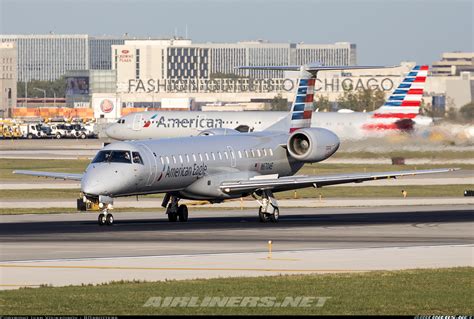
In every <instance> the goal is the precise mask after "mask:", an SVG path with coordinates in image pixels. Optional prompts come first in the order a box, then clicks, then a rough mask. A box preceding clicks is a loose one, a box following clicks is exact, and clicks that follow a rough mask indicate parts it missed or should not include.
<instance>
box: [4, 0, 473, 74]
mask: <svg viewBox="0 0 474 319" xmlns="http://www.w3.org/2000/svg"><path fill="white" fill-rule="evenodd" d="M473 18H474V0H444V1H441V0H433V1H428V0H425V1H422V0H411V1H409V0H397V1H395V0H389V1H382V0H379V1H376V0H371V1H367V0H365V1H359V0H354V1H349V0H345V1H341V0H333V1H323V0H321V1H310V0H286V1H283V0H276V1H264V0H239V1H237V0H220V1H218V0H200V1H192V0H155V1H152V0H135V1H132V0H125V1H118V0H74V1H72V0H62V1H61V0H0V34H47V33H50V32H54V33H55V34H89V35H122V34H124V33H128V34H129V35H131V36H150V37H170V36H173V35H175V34H176V35H179V36H183V37H184V36H185V33H186V26H187V30H188V38H191V39H192V41H193V42H237V41H248V40H257V39H261V40H267V41H269V42H296V43H298V42H305V43H317V44H325V43H334V42H352V43H355V44H356V45H357V63H358V64H359V65H395V64H399V63H400V62H401V61H416V62H417V63H419V64H431V63H432V62H434V61H437V60H439V59H440V57H441V54H442V53H443V52H448V51H471V52H472V51H474V48H473V41H474V31H473V20H474V19H473Z"/></svg>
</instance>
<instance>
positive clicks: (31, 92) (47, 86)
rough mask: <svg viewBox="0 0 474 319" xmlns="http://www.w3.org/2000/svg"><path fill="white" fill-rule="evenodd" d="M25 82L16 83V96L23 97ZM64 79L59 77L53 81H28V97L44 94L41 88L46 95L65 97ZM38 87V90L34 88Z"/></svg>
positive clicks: (65, 85) (65, 84) (39, 96)
mask: <svg viewBox="0 0 474 319" xmlns="http://www.w3.org/2000/svg"><path fill="white" fill-rule="evenodd" d="M26 86H27V85H26V84H25V82H18V83H17V96H18V97H25V87H26ZM66 87H67V83H66V79H65V78H64V77H61V78H59V79H57V80H55V81H40V80H31V81H29V82H28V97H29V98H42V97H44V94H43V92H42V91H41V90H45V91H46V97H54V95H55V94H56V97H65V96H66ZM36 88H37V89H40V90H36Z"/></svg>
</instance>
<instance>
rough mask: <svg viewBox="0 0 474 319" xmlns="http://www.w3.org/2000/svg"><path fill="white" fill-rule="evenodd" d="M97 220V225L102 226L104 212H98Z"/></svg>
mask: <svg viewBox="0 0 474 319" xmlns="http://www.w3.org/2000/svg"><path fill="white" fill-rule="evenodd" d="M97 221H98V222H99V226H104V225H105V223H106V218H105V214H103V213H100V214H99V217H98V218H97Z"/></svg>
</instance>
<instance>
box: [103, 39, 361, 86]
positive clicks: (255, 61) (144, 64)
mask: <svg viewBox="0 0 474 319" xmlns="http://www.w3.org/2000/svg"><path fill="white" fill-rule="evenodd" d="M112 56H113V59H114V61H115V62H114V64H113V69H115V70H117V79H118V81H119V83H121V84H119V86H120V85H123V84H126V83H127V82H128V80H130V79H142V80H148V79H158V80H163V79H189V78H192V79H196V78H198V79H205V78H216V77H232V76H240V77H251V78H260V79H263V78H281V77H283V72H282V71H262V70H258V71H253V70H252V71H249V70H236V69H235V67H237V66H242V65H282V66H283V65H295V64H307V63H313V62H319V63H322V64H324V65H355V64H356V62H357V61H356V56H357V55H356V45H355V44H352V43H347V42H340V43H335V44H326V45H324V44H304V43H298V44H297V43H269V42H264V41H252V42H237V43H198V44H194V43H192V41H191V40H185V39H171V40H157V41H133V40H131V41H125V43H124V44H123V45H114V46H112Z"/></svg>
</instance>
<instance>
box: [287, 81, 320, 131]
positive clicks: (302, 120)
mask: <svg viewBox="0 0 474 319" xmlns="http://www.w3.org/2000/svg"><path fill="white" fill-rule="evenodd" d="M315 81H316V79H315V78H314V77H312V78H301V79H299V80H298V88H297V91H296V96H295V100H294V102H293V105H292V106H291V124H290V133H292V132H294V131H296V130H298V129H300V128H305V127H311V116H312V114H313V100H314V83H315Z"/></svg>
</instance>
